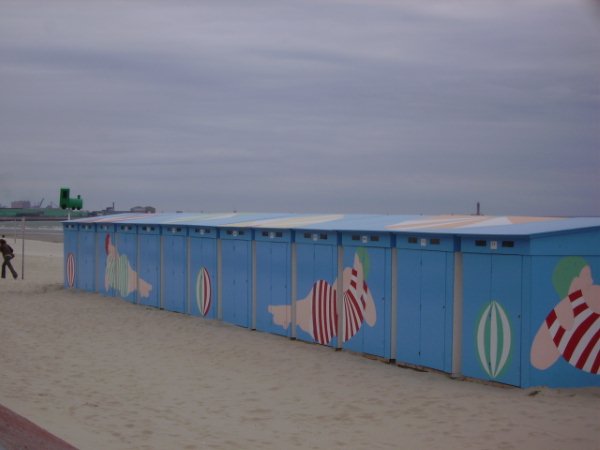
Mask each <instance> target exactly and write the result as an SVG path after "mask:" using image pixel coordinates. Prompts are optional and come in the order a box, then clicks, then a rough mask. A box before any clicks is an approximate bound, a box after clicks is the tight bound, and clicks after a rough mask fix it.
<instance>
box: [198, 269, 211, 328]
mask: <svg viewBox="0 0 600 450" xmlns="http://www.w3.org/2000/svg"><path fill="white" fill-rule="evenodd" d="M196 305H197V306H198V311H200V314H202V316H206V315H207V314H208V313H209V312H210V307H211V305H212V282H211V280H210V274H209V272H208V270H207V269H206V267H200V270H198V275H197V276H196Z"/></svg>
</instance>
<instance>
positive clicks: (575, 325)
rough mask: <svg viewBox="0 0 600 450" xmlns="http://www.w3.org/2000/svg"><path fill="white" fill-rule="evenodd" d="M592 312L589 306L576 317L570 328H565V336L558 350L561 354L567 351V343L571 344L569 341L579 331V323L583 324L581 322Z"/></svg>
mask: <svg viewBox="0 0 600 450" xmlns="http://www.w3.org/2000/svg"><path fill="white" fill-rule="evenodd" d="M591 314H592V310H591V309H589V308H587V309H586V310H585V311H582V312H581V314H579V315H578V316H577V317H575V320H574V321H573V326H572V327H571V328H570V329H569V330H565V334H563V337H562V339H561V340H560V343H559V345H558V351H559V352H560V354H561V355H562V354H563V353H564V352H565V349H566V348H567V345H569V341H570V340H571V337H572V336H573V333H574V332H576V331H577V328H579V325H581V323H582V322H583V321H584V320H585V319H587V318H588V317H589V316H590V315H591Z"/></svg>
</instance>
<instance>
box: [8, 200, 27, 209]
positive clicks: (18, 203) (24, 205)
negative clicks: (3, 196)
mask: <svg viewBox="0 0 600 450" xmlns="http://www.w3.org/2000/svg"><path fill="white" fill-rule="evenodd" d="M10 207H11V208H31V202H30V201H29V200H17V201H16V202H11V204H10Z"/></svg>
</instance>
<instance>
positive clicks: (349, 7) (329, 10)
mask: <svg viewBox="0 0 600 450" xmlns="http://www.w3.org/2000/svg"><path fill="white" fill-rule="evenodd" d="M0 158H1V160H0V204H4V205H5V206H6V205H10V202H11V201H12V200H22V199H25V200H31V201H32V202H34V201H39V200H41V198H43V197H45V198H46V202H49V201H54V202H55V203H57V202H58V191H59V188H60V187H61V186H68V187H70V188H71V192H72V194H81V196H82V197H83V199H84V207H85V209H102V208H104V207H106V206H108V205H110V204H111V203H112V202H113V201H114V202H115V203H116V208H117V209H121V210H125V209H129V208H131V207H132V206H136V205H153V206H155V207H156V208H157V209H158V210H159V211H175V210H184V211H204V212H222V211H232V210H237V211H260V212H335V213H340V212H341V213H344V212H346V213H360V212H363V213H394V214H403V213H407V214H408V213H425V214H436V213H472V212H474V211H475V204H476V202H477V201H480V202H481V204H482V212H484V213H488V214H501V215H503V214H511V215H512V214H516V215H600V7H599V6H598V2H594V1H591V0H590V1H583V0H581V1H578V0H564V1H561V0H523V1H518V0H514V1H507V0H497V1H492V0H473V1H460V0H454V1H450V0H443V1H442V0H440V1H429V0H425V1H424V0H414V1H410V0H398V1H392V0H363V1H359V0H347V1H346V0H314V1H312V0H290V1H286V0H273V1H267V0H253V1H248V0H238V1H233V0H231V1H230V0H215V1H209V0H197V1H182V0H177V1H148V0H145V1H107V0H102V1H92V0H86V1H74V0H73V1H49V0H40V1H26V0H17V1H7V0H0Z"/></svg>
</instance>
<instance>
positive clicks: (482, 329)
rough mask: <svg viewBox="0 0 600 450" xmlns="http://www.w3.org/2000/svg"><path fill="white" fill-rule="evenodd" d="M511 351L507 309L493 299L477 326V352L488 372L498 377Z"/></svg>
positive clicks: (491, 375)
mask: <svg viewBox="0 0 600 450" xmlns="http://www.w3.org/2000/svg"><path fill="white" fill-rule="evenodd" d="M510 351H511V330H510V322H509V320H508V316H507V314H506V311H505V310H504V308H503V307H502V305H500V303H498V302H496V301H492V302H491V303H490V304H489V305H488V306H487V307H486V308H485V309H484V310H483V312H482V314H481V316H480V318H479V325H478V326H477V352H478V355H479V360H480V361H481V365H482V366H483V369H484V370H485V371H486V373H487V374H488V375H489V376H490V377H491V378H496V377H497V376H498V375H500V373H501V372H502V370H503V369H504V367H505V366H506V363H507V362H508V358H509V356H510Z"/></svg>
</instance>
